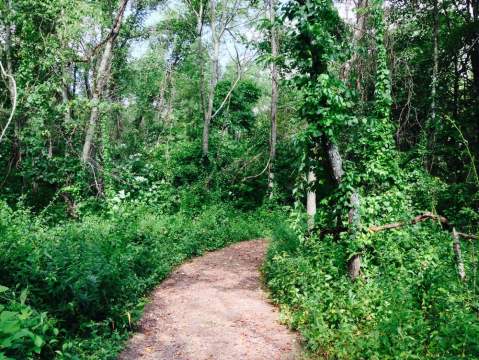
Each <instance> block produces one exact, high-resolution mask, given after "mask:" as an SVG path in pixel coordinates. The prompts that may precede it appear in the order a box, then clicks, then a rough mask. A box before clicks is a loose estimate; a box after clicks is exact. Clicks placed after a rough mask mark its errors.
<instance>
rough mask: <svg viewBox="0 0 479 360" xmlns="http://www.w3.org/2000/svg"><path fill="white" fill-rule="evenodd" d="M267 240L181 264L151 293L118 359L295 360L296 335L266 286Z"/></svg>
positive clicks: (250, 242)
mask: <svg viewBox="0 0 479 360" xmlns="http://www.w3.org/2000/svg"><path fill="white" fill-rule="evenodd" d="M266 245H267V243H266V241H265V240H254V241H246V242H242V243H238V244H235V245H232V246H230V247H228V248H225V249H223V250H219V251H215V252H211V253H208V254H206V255H204V256H202V257H199V258H196V259H193V260H192V261H190V262H188V263H186V264H184V265H182V266H181V267H179V268H178V269H176V270H175V271H174V272H173V273H172V275H171V276H170V277H169V278H168V279H167V280H165V281H164V282H163V283H162V284H161V285H160V286H159V287H158V288H157V289H156V290H155V291H154V292H153V294H152V296H151V302H150V304H148V305H147V306H146V308H145V313H144V315H143V318H142V320H141V321H140V328H139V329H140V330H139V332H138V333H136V334H135V335H134V336H133V337H132V338H131V339H130V340H129V342H128V345H127V348H126V349H125V351H124V352H123V353H122V354H121V355H120V357H119V359H120V360H133V359H145V360H146V359H148V360H153V359H155V360H170V359H171V360H173V359H174V360H206V359H212V360H213V359H214V360H241V359H245V360H275V359H278V360H286V359H295V358H296V353H299V352H298V345H297V342H298V340H297V337H296V335H295V334H294V333H292V332H291V331H289V330H288V329H287V328H285V327H284V326H283V325H281V324H279V323H278V311H277V309H276V308H275V307H273V306H272V305H271V304H270V303H269V302H268V300H267V296H266V294H265V292H264V291H263V290H262V288H261V282H260V274H259V267H260V266H261V263H262V260H263V257H264V254H265V250H266Z"/></svg>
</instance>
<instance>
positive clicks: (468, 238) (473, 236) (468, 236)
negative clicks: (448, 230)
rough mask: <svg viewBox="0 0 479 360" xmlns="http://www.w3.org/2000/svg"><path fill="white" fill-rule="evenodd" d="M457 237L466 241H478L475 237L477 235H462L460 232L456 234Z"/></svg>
mask: <svg viewBox="0 0 479 360" xmlns="http://www.w3.org/2000/svg"><path fill="white" fill-rule="evenodd" d="M457 235H458V236H459V237H462V238H464V239H466V240H479V236H477V235H472V234H464V233H462V232H458V233H457Z"/></svg>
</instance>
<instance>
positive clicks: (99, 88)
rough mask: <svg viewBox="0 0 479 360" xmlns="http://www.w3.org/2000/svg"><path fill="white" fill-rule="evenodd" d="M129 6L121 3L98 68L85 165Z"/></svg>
mask: <svg viewBox="0 0 479 360" xmlns="http://www.w3.org/2000/svg"><path fill="white" fill-rule="evenodd" d="M127 4H128V0H122V2H121V3H120V7H119V9H118V14H117V15H116V18H115V21H114V23H113V28H112V29H111V32H110V34H109V35H108V37H107V39H106V42H105V45H104V48H103V53H102V56H101V59H100V65H99V66H98V70H97V77H96V83H95V88H94V90H93V92H92V98H91V102H92V109H91V113H90V120H89V122H88V127H87V131H86V135H85V142H84V144H83V151H82V157H81V159H82V161H83V162H84V163H87V162H88V161H89V160H90V155H91V147H92V143H93V138H94V136H95V131H96V126H97V123H98V119H99V117H100V102H101V100H102V98H103V92H104V90H105V87H106V84H107V82H108V79H109V77H110V66H111V61H112V57H113V47H114V45H115V41H116V39H117V37H118V34H119V32H120V28H121V23H122V19H123V15H124V14H125V10H126V5H127Z"/></svg>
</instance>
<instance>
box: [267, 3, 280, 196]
mask: <svg viewBox="0 0 479 360" xmlns="http://www.w3.org/2000/svg"><path fill="white" fill-rule="evenodd" d="M275 6H276V4H275V0H269V20H270V23H271V39H270V40H271V57H272V62H271V134H270V155H269V158H270V163H269V171H268V187H269V190H270V196H272V195H273V188H274V162H275V158H276V140H277V126H276V125H277V124H276V120H277V119H276V117H277V112H278V95H279V93H278V70H277V67H276V57H277V56H278V39H277V34H276V28H275V25H274V22H275V17H276V16H275V15H276V14H275V11H276V9H275Z"/></svg>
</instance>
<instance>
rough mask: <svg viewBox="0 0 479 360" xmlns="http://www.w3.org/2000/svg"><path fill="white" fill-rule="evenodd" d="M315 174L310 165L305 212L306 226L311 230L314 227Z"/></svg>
mask: <svg viewBox="0 0 479 360" xmlns="http://www.w3.org/2000/svg"><path fill="white" fill-rule="evenodd" d="M315 183H316V174H315V173H314V170H313V169H312V167H311V166H310V167H309V171H308V192H307V195H306V212H307V214H308V228H309V229H310V230H311V229H312V228H313V227H314V216H315V215H316V189H314V185H315Z"/></svg>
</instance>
